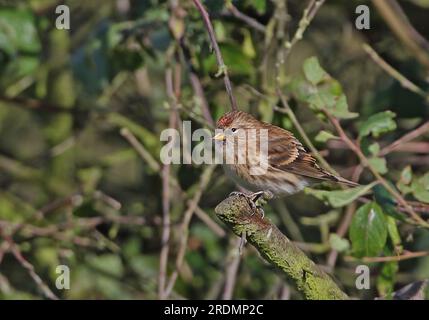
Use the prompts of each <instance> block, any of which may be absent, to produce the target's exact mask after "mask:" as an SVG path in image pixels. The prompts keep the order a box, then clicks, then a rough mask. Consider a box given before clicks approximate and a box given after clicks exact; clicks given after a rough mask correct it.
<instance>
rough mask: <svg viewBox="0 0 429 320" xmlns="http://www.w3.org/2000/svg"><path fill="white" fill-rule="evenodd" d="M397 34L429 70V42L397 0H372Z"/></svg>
mask: <svg viewBox="0 0 429 320" xmlns="http://www.w3.org/2000/svg"><path fill="white" fill-rule="evenodd" d="M372 2H373V3H374V6H375V7H376V8H377V10H378V11H379V12H380V14H381V16H382V17H383V19H384V20H386V23H387V24H388V25H389V27H390V28H391V29H392V31H393V32H394V33H395V34H396V36H397V37H398V38H399V39H400V40H401V41H402V42H403V43H404V45H405V46H406V47H407V48H408V49H409V50H410V51H411V52H412V53H413V54H414V55H415V57H416V58H417V59H418V60H419V61H420V63H422V64H423V65H424V66H425V67H426V69H428V70H429V43H428V41H427V40H426V39H425V38H423V36H422V35H421V34H420V33H418V32H417V30H416V29H415V28H414V27H413V25H412V24H411V23H410V21H409V20H408V18H407V16H406V15H405V13H404V11H403V10H402V8H401V6H400V5H399V4H398V2H397V1H396V0H372Z"/></svg>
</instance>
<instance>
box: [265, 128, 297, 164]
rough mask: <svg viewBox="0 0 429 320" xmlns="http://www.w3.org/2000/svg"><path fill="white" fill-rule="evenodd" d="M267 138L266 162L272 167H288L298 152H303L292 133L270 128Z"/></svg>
mask: <svg viewBox="0 0 429 320" xmlns="http://www.w3.org/2000/svg"><path fill="white" fill-rule="evenodd" d="M268 137H269V140H268V161H269V164H270V165H272V166H273V167H277V168H281V167H284V166H287V165H290V164H291V163H293V162H294V161H295V160H296V159H297V158H298V157H299V150H301V149H302V150H304V148H303V146H302V144H301V143H300V142H299V141H298V140H297V139H296V138H295V137H294V136H293V134H292V133H290V132H289V131H287V130H284V129H281V128H279V127H275V126H271V127H270V128H269V135H268ZM304 151H305V150H304Z"/></svg>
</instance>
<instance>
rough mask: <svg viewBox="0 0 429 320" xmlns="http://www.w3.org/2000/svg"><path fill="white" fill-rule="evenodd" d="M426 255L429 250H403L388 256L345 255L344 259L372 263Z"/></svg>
mask: <svg viewBox="0 0 429 320" xmlns="http://www.w3.org/2000/svg"><path fill="white" fill-rule="evenodd" d="M426 256H429V251H417V252H410V251H404V253H403V254H402V255H397V256H390V257H363V258H354V257H350V256H346V257H345V259H346V260H349V261H362V262H365V263H373V262H389V261H403V260H408V259H414V258H419V257H426Z"/></svg>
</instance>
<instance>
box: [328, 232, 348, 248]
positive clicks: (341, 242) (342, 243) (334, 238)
mask: <svg viewBox="0 0 429 320" xmlns="http://www.w3.org/2000/svg"><path fill="white" fill-rule="evenodd" d="M329 244H330V245H331V248H332V249H334V250H336V251H338V252H344V251H347V250H348V249H349V248H350V242H349V241H348V240H347V239H344V238H341V237H340V236H339V235H338V234H336V233H331V234H330V235H329Z"/></svg>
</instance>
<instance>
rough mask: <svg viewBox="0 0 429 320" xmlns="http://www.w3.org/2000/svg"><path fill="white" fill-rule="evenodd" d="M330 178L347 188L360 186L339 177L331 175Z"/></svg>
mask: <svg viewBox="0 0 429 320" xmlns="http://www.w3.org/2000/svg"><path fill="white" fill-rule="evenodd" d="M332 178H333V180H334V181H336V182H338V183H341V184H345V185H346V186H349V187H359V186H360V184H359V183H356V182H353V181H350V180H347V179H344V178H342V177H339V176H334V175H332Z"/></svg>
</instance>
